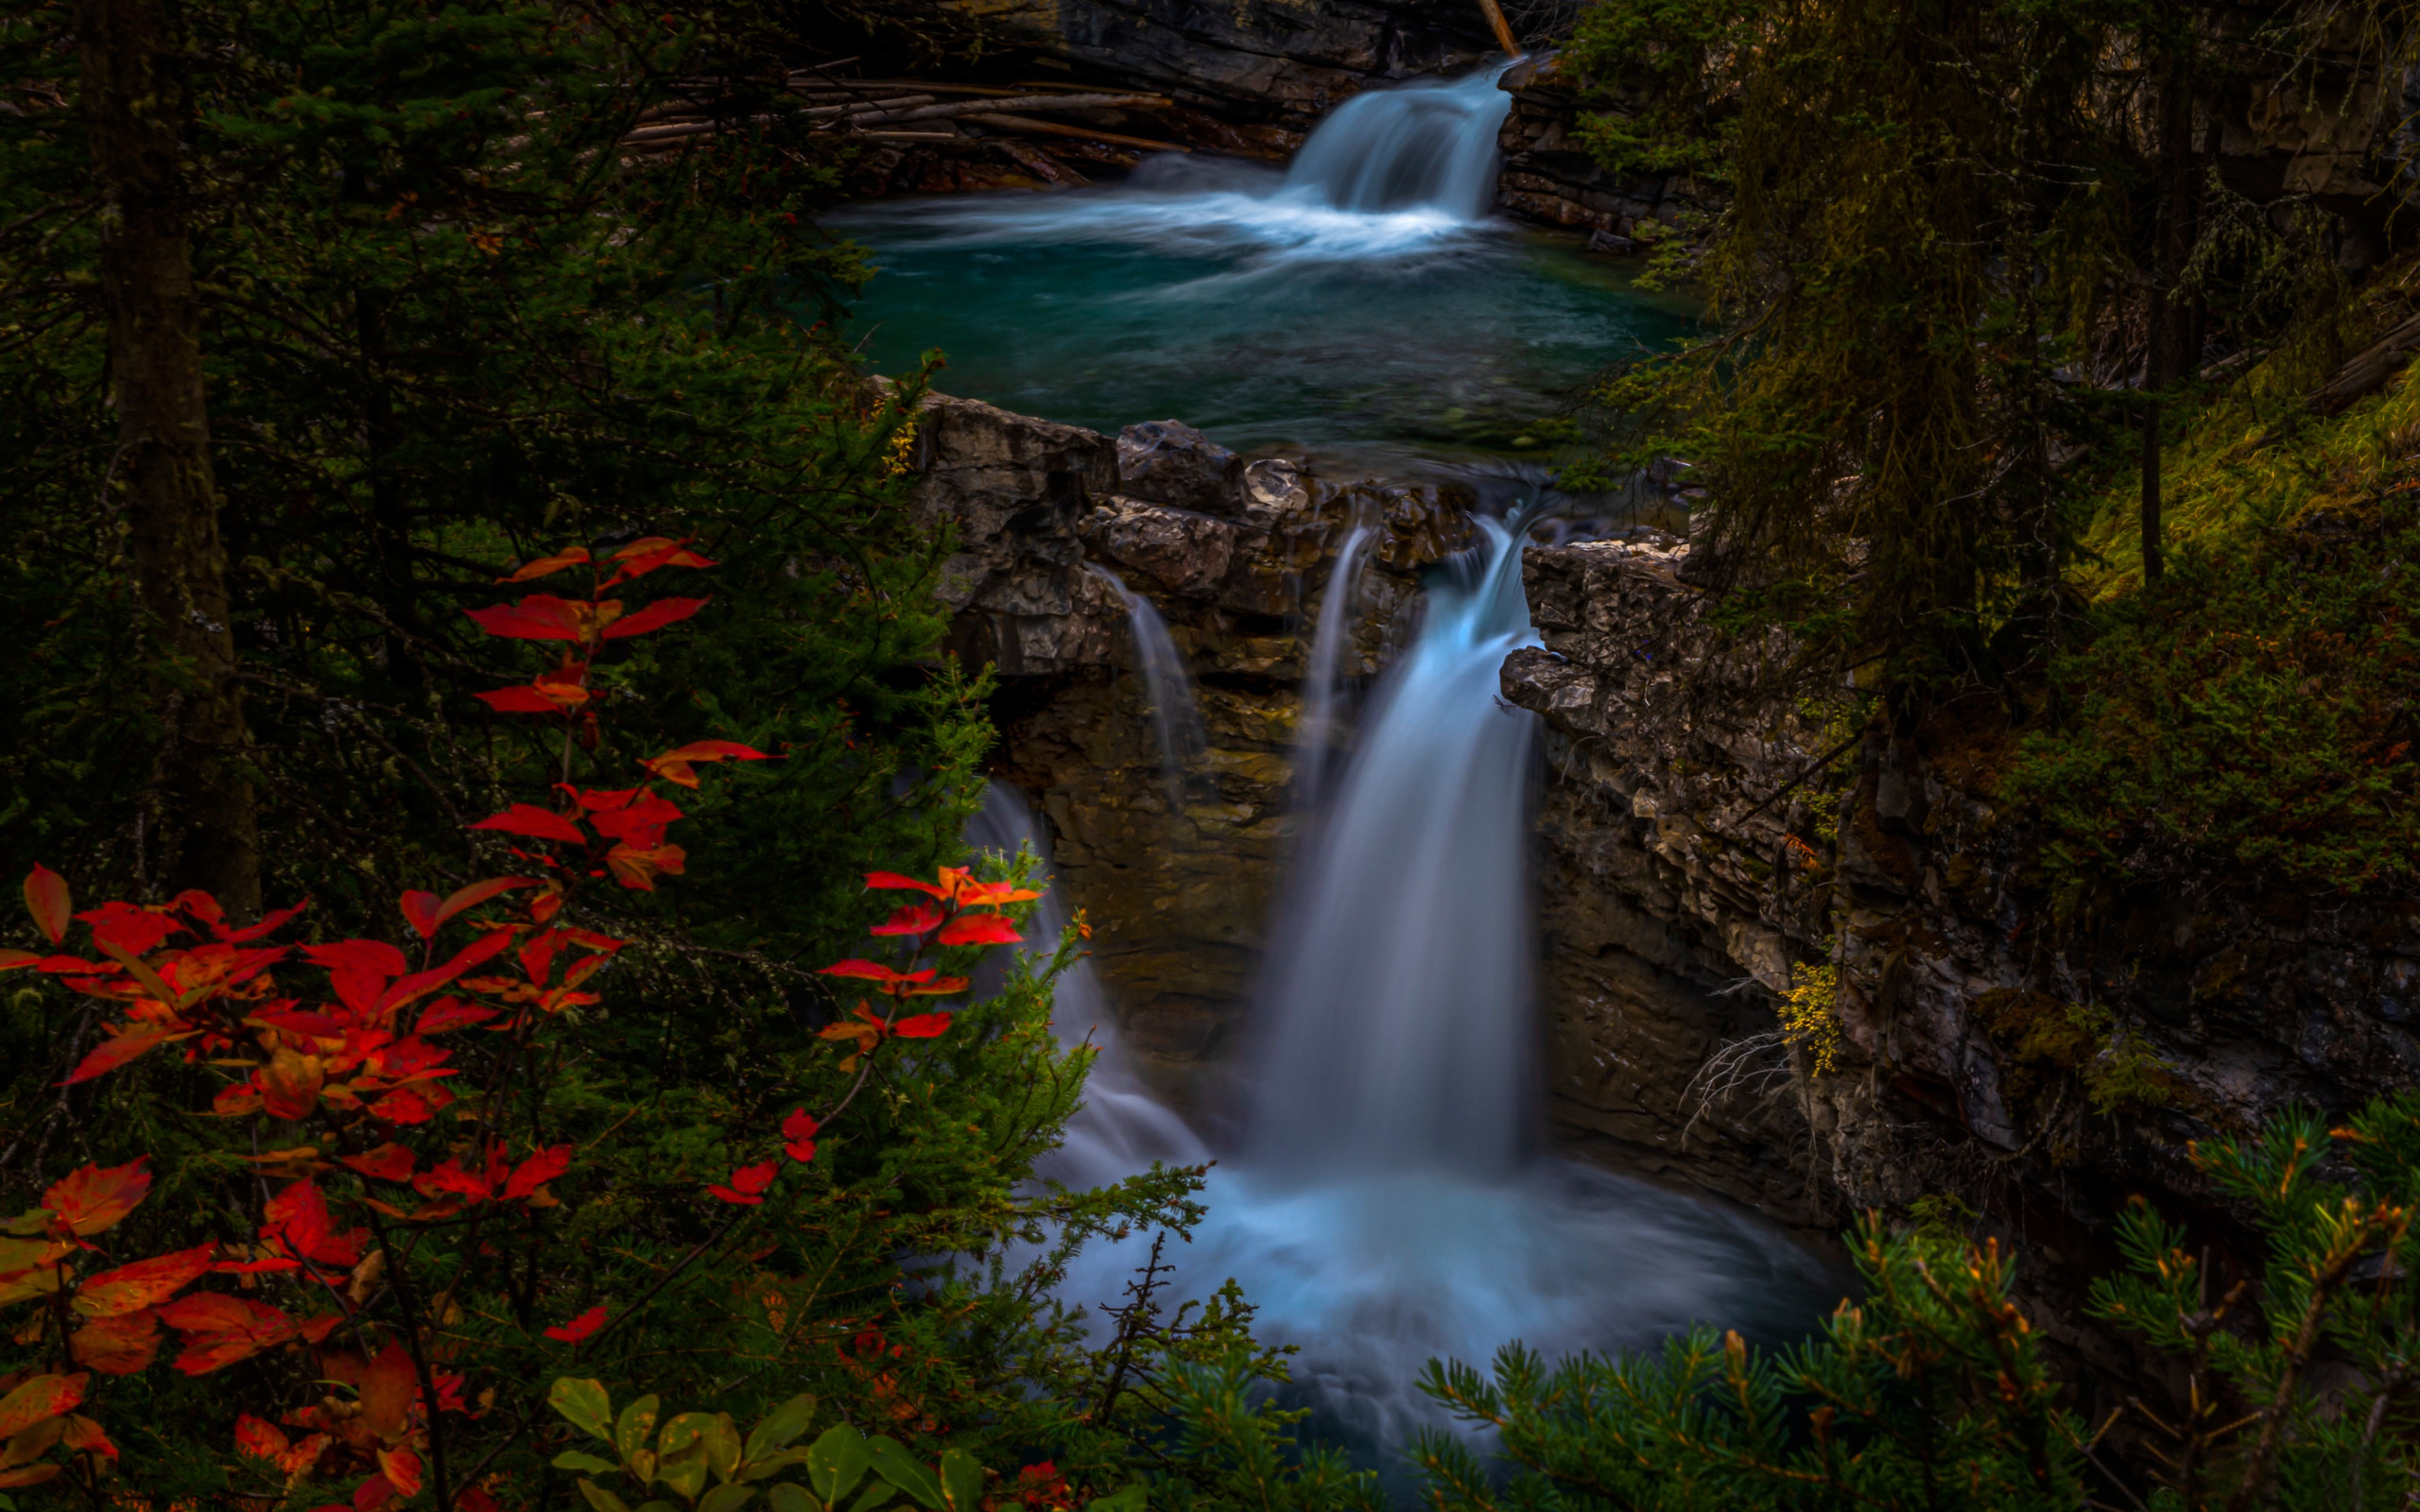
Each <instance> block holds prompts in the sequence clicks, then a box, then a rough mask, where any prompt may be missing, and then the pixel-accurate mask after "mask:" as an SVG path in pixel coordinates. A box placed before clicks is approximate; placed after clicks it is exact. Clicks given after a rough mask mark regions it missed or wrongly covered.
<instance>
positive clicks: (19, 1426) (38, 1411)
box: [0, 1371, 93, 1440]
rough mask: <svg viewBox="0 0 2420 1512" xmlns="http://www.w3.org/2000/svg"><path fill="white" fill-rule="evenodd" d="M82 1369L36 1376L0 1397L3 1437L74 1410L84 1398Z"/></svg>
mask: <svg viewBox="0 0 2420 1512" xmlns="http://www.w3.org/2000/svg"><path fill="white" fill-rule="evenodd" d="M92 1379H93V1378H92V1377H91V1376H90V1375H89V1374H86V1373H84V1372H82V1371H78V1373H76V1374H75V1375H72V1376H59V1375H49V1376H36V1377H34V1378H33V1379H32V1380H31V1381H28V1382H26V1383H24V1384H23V1385H21V1386H19V1387H18V1388H17V1389H16V1390H14V1391H12V1392H10V1393H9V1394H8V1395H7V1396H6V1397H0V1440H6V1439H10V1438H14V1437H16V1436H17V1435H19V1434H22V1433H24V1432H25V1431H26V1429H28V1428H31V1427H32V1426H33V1425H34V1424H36V1423H38V1422H43V1421H46V1420H47V1419H49V1418H52V1417H58V1416H59V1415H60V1414H61V1413H63V1412H72V1411H74V1410H75V1408H76V1406H77V1404H78V1403H79V1402H81V1401H82V1400H84V1383H85V1382H87V1381H90V1380H92Z"/></svg>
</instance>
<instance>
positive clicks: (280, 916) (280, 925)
mask: <svg viewBox="0 0 2420 1512" xmlns="http://www.w3.org/2000/svg"><path fill="white" fill-rule="evenodd" d="M310 906H311V900H309V899H308V898H305V899H303V900H302V902H299V903H296V904H295V905H294V906H293V907H291V908H281V909H279V910H278V911H277V912H275V913H273V914H263V915H262V916H261V921H260V922H259V923H257V924H253V925H251V926H249V927H247V928H244V929H214V933H216V935H217V936H218V938H219V941H220V943H222V944H227V945H249V944H251V942H252V941H254V940H256V939H263V938H266V937H267V936H270V935H273V934H275V933H277V931H279V930H281V929H284V928H285V926H286V925H287V924H288V923H289V922H291V921H292V920H293V919H294V918H295V916H296V915H298V914H300V913H302V910H303V909H305V908H308V907H310Z"/></svg>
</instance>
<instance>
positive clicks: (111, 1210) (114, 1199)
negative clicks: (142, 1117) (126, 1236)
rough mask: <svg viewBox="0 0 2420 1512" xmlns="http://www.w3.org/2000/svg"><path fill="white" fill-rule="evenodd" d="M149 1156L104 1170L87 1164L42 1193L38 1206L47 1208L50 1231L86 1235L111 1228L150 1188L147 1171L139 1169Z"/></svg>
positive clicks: (139, 1156)
mask: <svg viewBox="0 0 2420 1512" xmlns="http://www.w3.org/2000/svg"><path fill="white" fill-rule="evenodd" d="M150 1159H151V1157H149V1156H147V1155H138V1156H136V1157H135V1158H134V1159H133V1160H129V1161H127V1162H126V1163H125V1164H124V1165H113V1166H111V1167H109V1168H108V1169H107V1170H103V1169H102V1168H101V1167H99V1166H97V1165H88V1166H85V1167H84V1168H83V1169H81V1170H79V1171H76V1172H73V1173H71V1174H70V1175H69V1176H68V1177H67V1178H66V1179H65V1180H63V1181H61V1182H60V1183H59V1184H58V1185H57V1186H54V1187H52V1188H51V1189H50V1190H49V1191H48V1192H45V1193H43V1196H42V1205H43V1207H45V1208H48V1209H49V1210H50V1228H51V1232H53V1233H58V1232H60V1231H61V1230H62V1229H64V1230H66V1231H68V1232H71V1233H75V1234H78V1235H79V1236H84V1237H90V1236H91V1235H93V1234H96V1233H99V1232H100V1231H101V1230H103V1229H109V1228H112V1227H114V1226H115V1225H116V1224H117V1221H118V1220H119V1219H121V1218H123V1217H125V1216H126V1215H127V1214H128V1213H130V1212H132V1211H134V1210H135V1208H136V1206H137V1205H138V1204H140V1203H141V1202H142V1201H143V1197H144V1194H146V1193H147V1192H149V1191H150V1190H151V1173H150V1172H148V1171H147V1170H145V1169H144V1168H143V1167H144V1163H145V1162H146V1161H147V1160H150Z"/></svg>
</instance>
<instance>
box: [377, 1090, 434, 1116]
mask: <svg viewBox="0 0 2420 1512" xmlns="http://www.w3.org/2000/svg"><path fill="white" fill-rule="evenodd" d="M370 1116H371V1117H372V1118H377V1119H384V1120H385V1121H386V1122H388V1123H389V1124H425V1123H427V1122H428V1121H429V1120H430V1119H432V1118H434V1117H436V1116H437V1109H436V1108H432V1107H430V1106H429V1101H428V1099H427V1098H425V1097H423V1096H422V1095H421V1094H420V1093H419V1092H416V1091H412V1089H410V1088H409V1087H398V1088H396V1089H395V1090H394V1091H391V1092H389V1093H388V1094H387V1095H386V1096H384V1097H381V1098H379V1099H378V1100H377V1101H376V1102H374V1103H372V1104H371V1105H370Z"/></svg>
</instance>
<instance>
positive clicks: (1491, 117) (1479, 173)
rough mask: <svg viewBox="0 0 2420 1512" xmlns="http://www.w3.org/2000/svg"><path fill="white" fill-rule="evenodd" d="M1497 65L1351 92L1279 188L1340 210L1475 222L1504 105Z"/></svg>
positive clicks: (1482, 207)
mask: <svg viewBox="0 0 2420 1512" xmlns="http://www.w3.org/2000/svg"><path fill="white" fill-rule="evenodd" d="M1502 72H1503V70H1502V69H1500V68H1490V69H1486V70H1483V71H1481V72H1479V73H1477V74H1473V75H1470V76H1469V77H1465V78H1460V79H1456V80H1454V81H1452V82H1450V83H1443V82H1439V83H1430V82H1423V83H1419V84H1412V85H1406V86H1404V87H1402V88H1398V89H1382V90H1369V91H1366V92H1364V93H1362V94H1356V95H1355V96H1353V98H1351V99H1349V100H1347V101H1345V102H1344V104H1343V105H1342V106H1341V107H1340V109H1339V110H1338V111H1337V112H1336V113H1335V114H1333V115H1331V116H1329V117H1328V118H1327V119H1326V120H1324V121H1322V122H1321V123H1320V125H1319V129H1318V130H1316V131H1313V132H1312V133H1311V135H1310V138H1309V140H1307V141H1305V143H1304V144H1303V150H1302V151H1300V152H1298V153H1296V154H1295V155H1294V162H1293V164H1292V166H1291V167H1289V168H1288V170H1287V173H1286V187H1287V188H1288V190H1289V191H1293V192H1295V193H1299V194H1307V195H1310V196H1315V197H1316V198H1319V199H1320V200H1321V201H1322V202H1324V203H1326V204H1330V205H1334V206H1335V207H1337V208H1338V209H1340V210H1357V211H1363V212H1390V211H1407V210H1422V209H1426V210H1431V211H1436V212H1440V213H1443V214H1444V215H1451V216H1453V217H1455V218H1456V219H1460V220H1477V219H1478V217H1480V216H1481V215H1486V214H1487V213H1488V211H1489V210H1490V209H1491V208H1493V206H1494V205H1495V137H1496V133H1497V131H1498V130H1500V129H1502V128H1503V125H1504V116H1505V112H1508V111H1510V110H1511V109H1512V106H1513V97H1512V96H1511V95H1509V94H1505V93H1504V92H1503V91H1502V90H1500V89H1497V88H1496V87H1495V77H1496V76H1497V75H1498V74H1501V73H1502Z"/></svg>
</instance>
